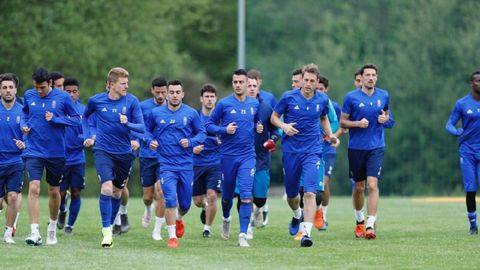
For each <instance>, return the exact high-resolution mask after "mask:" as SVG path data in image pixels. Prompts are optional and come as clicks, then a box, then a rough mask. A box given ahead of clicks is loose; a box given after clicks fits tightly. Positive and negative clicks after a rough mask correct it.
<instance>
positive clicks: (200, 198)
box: [193, 196, 203, 207]
mask: <svg viewBox="0 0 480 270" xmlns="http://www.w3.org/2000/svg"><path fill="white" fill-rule="evenodd" d="M193 203H194V204H195V206H197V207H203V196H194V197H193Z"/></svg>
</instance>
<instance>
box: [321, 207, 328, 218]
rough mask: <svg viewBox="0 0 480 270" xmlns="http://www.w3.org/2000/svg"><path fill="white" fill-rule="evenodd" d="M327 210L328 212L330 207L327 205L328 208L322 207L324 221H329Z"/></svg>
mask: <svg viewBox="0 0 480 270" xmlns="http://www.w3.org/2000/svg"><path fill="white" fill-rule="evenodd" d="M327 210H328V205H327V206H323V205H322V211H323V220H324V221H327Z"/></svg>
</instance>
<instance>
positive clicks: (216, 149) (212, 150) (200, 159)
mask: <svg viewBox="0 0 480 270" xmlns="http://www.w3.org/2000/svg"><path fill="white" fill-rule="evenodd" d="M198 114H199V115H200V120H201V121H202V124H203V126H205V124H206V123H207V121H208V119H209V118H210V116H206V115H205V114H203V112H202V110H200V111H198ZM193 164H194V165H195V166H210V165H218V164H220V145H219V144H218V139H217V135H215V134H212V133H209V132H207V138H206V139H205V142H204V143H203V151H202V152H200V154H198V155H197V154H194V155H193Z"/></svg>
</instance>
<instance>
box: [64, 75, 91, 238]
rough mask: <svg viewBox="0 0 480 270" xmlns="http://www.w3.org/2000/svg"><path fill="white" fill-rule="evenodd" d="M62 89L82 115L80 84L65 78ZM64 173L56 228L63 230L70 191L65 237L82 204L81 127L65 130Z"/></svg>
mask: <svg viewBox="0 0 480 270" xmlns="http://www.w3.org/2000/svg"><path fill="white" fill-rule="evenodd" d="M63 89H64V91H65V92H67V93H68V94H69V95H70V98H71V99H72V101H73V104H74V106H75V108H76V109H77V111H78V113H79V114H81V115H83V111H84V110H85V106H84V105H83V104H82V103H81V102H80V83H79V82H78V80H77V79H76V78H74V77H68V78H65V80H64V82H63ZM65 144H66V149H65V155H66V163H65V173H64V175H63V179H62V182H61V184H60V196H61V202H60V209H59V213H58V222H57V228H58V229H60V230H61V229H63V228H64V226H65V220H66V216H67V200H66V194H67V191H68V190H69V189H70V198H71V201H70V207H69V210H70V214H69V216H68V222H67V226H66V227H65V235H71V234H72V233H73V226H74V224H75V221H76V220H77V216H78V213H79V212H80V207H81V204H82V201H81V198H80V194H81V191H82V189H84V188H85V153H84V151H83V147H84V146H83V131H82V127H81V126H77V127H66V128H65Z"/></svg>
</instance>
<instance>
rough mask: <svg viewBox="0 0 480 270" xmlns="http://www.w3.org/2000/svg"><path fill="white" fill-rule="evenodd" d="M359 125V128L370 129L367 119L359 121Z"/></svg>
mask: <svg viewBox="0 0 480 270" xmlns="http://www.w3.org/2000/svg"><path fill="white" fill-rule="evenodd" d="M357 125H358V127H359V128H367V127H368V120H367V119H365V118H362V120H360V121H357Z"/></svg>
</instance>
